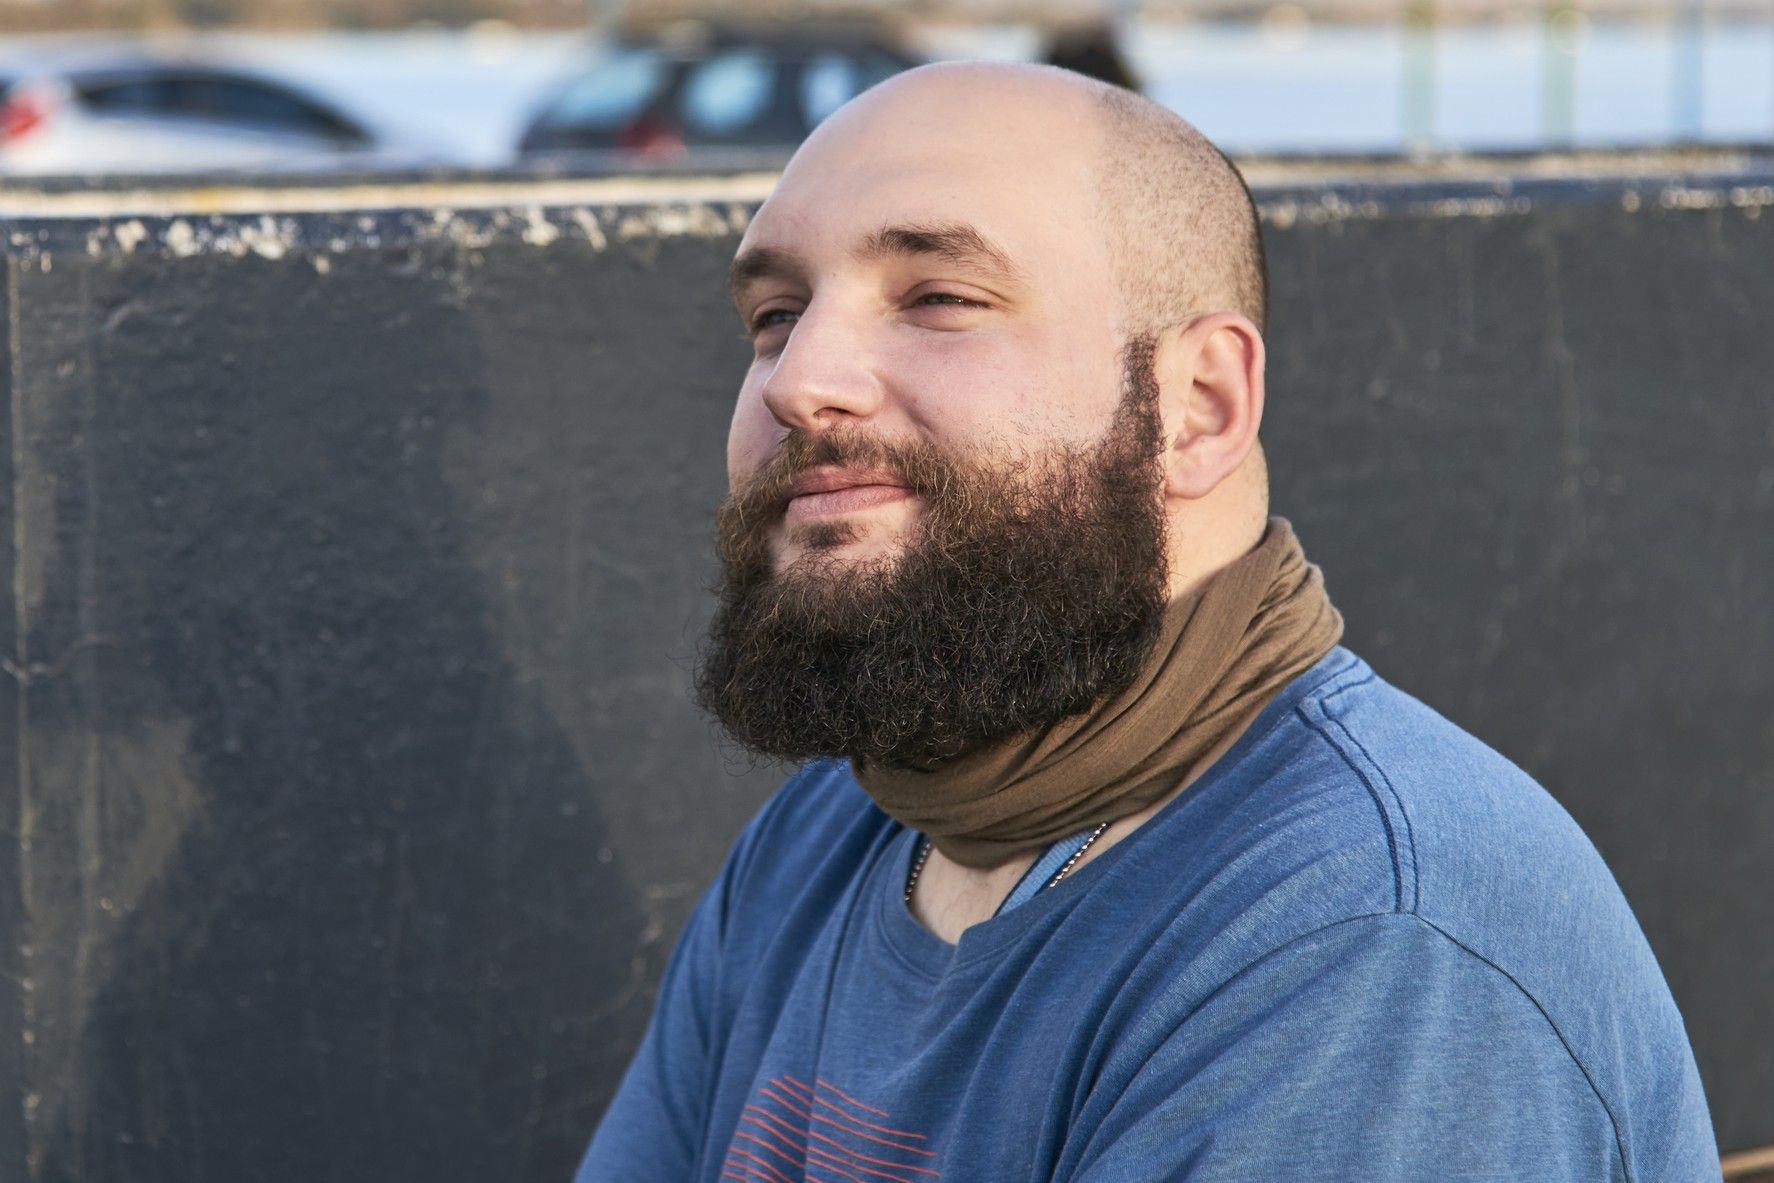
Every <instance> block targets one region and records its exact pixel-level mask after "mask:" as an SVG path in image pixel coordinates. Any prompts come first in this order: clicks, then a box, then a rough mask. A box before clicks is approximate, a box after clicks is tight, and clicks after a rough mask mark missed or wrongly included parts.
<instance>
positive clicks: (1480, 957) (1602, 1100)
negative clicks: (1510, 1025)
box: [1411, 913, 1633, 1183]
mask: <svg viewBox="0 0 1774 1183" xmlns="http://www.w3.org/2000/svg"><path fill="white" fill-rule="evenodd" d="M1411 919H1413V920H1415V921H1417V922H1418V923H1419V924H1422V925H1423V926H1424V927H1426V928H1428V929H1430V930H1432V931H1434V932H1436V933H1439V934H1440V935H1441V937H1442V939H1443V940H1445V941H1447V942H1448V943H1449V944H1450V945H1452V946H1454V947H1455V948H1456V949H1459V950H1460V951H1461V952H1462V953H1465V954H1466V955H1467V956H1468V957H1470V958H1472V959H1473V960H1474V961H1476V962H1478V963H1479V964H1480V965H1483V966H1486V967H1488V968H1489V969H1491V970H1493V971H1495V972H1496V973H1497V974H1498V975H1500V976H1501V977H1502V978H1503V980H1504V981H1506V982H1508V983H1509V984H1510V985H1511V986H1514V987H1515V989H1516V991H1517V992H1519V993H1520V994H1521V996H1522V997H1523V998H1525V999H1527V1000H1528V1001H1529V1002H1530V1003H1532V1004H1533V1007H1534V1009H1535V1010H1536V1011H1538V1012H1540V1017H1541V1018H1542V1019H1544V1020H1546V1025H1547V1026H1548V1027H1549V1028H1551V1029H1552V1033H1553V1035H1555V1036H1557V1037H1558V1043H1559V1046H1560V1047H1562V1048H1564V1049H1565V1055H1567V1056H1569V1057H1570V1058H1571V1063H1572V1064H1574V1065H1576V1067H1577V1071H1578V1072H1581V1073H1582V1074H1583V1080H1584V1082H1585V1083H1586V1084H1588V1085H1589V1091H1590V1092H1592V1093H1594V1094H1595V1101H1596V1104H1598V1105H1600V1106H1601V1107H1602V1112H1603V1113H1605V1114H1607V1115H1608V1124H1609V1125H1610V1126H1611V1127H1613V1130H1614V1152H1615V1153H1616V1154H1618V1155H1619V1156H1620V1170H1621V1171H1622V1172H1623V1173H1624V1174H1625V1176H1626V1183H1632V1180H1633V1173H1632V1162H1631V1160H1630V1159H1628V1158H1627V1157H1626V1139H1625V1137H1624V1135H1622V1134H1621V1132H1620V1119H1619V1117H1618V1116H1617V1115H1616V1114H1615V1113H1614V1107H1613V1106H1612V1105H1610V1104H1608V1099H1607V1097H1605V1096H1603V1095H1602V1090H1601V1086H1599V1085H1597V1084H1596V1083H1595V1077H1593V1076H1591V1075H1590V1073H1589V1068H1588V1066H1587V1065H1585V1064H1584V1063H1583V1059H1582V1057H1580V1056H1579V1055H1577V1050H1576V1049H1575V1048H1573V1047H1572V1046H1571V1041H1570V1040H1568V1039H1566V1038H1565V1033H1564V1031H1563V1030H1561V1029H1560V1028H1559V1025H1558V1023H1557V1022H1555V1021H1554V1020H1553V1017H1552V1015H1551V1014H1549V1013H1547V1010H1546V1008H1545V1007H1544V1006H1542V1005H1541V1004H1540V1000H1539V999H1538V998H1536V997H1534V994H1533V992H1532V991H1530V990H1529V989H1528V988H1527V987H1526V986H1524V985H1522V984H1521V982H1520V981H1518V980H1517V979H1516V977H1515V975H1514V974H1512V973H1510V972H1509V971H1508V970H1506V969H1504V968H1503V967H1502V966H1500V965H1498V964H1497V963H1496V962H1494V961H1492V960H1491V959H1490V958H1488V957H1486V956H1485V955H1484V954H1482V953H1480V952H1478V951H1477V950H1476V949H1474V948H1472V947H1471V946H1470V945H1468V944H1466V943H1465V942H1464V941H1462V940H1460V939H1459V938H1458V937H1456V936H1454V935H1453V934H1452V933H1450V932H1449V931H1448V930H1447V929H1445V928H1443V927H1441V925H1439V924H1437V923H1435V922H1434V921H1433V920H1428V919H1425V918H1424V917H1422V916H1419V915H1417V914H1416V913H1412V914H1411Z"/></svg>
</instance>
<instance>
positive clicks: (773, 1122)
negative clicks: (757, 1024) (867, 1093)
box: [721, 1075, 942, 1183]
mask: <svg viewBox="0 0 1774 1183" xmlns="http://www.w3.org/2000/svg"><path fill="white" fill-rule="evenodd" d="M828 1096H829V1097H831V1098H836V1101H833V1100H830V1099H828ZM752 1102H753V1103H751V1104H747V1105H744V1106H743V1107H742V1108H741V1112H740V1116H739V1128H737V1129H735V1130H734V1131H733V1140H732V1141H731V1142H730V1143H729V1144H728V1149H727V1155H726V1157H725V1159H723V1161H722V1163H721V1168H722V1170H721V1175H722V1177H723V1178H735V1179H743V1180H745V1181H746V1183H760V1181H761V1183H797V1179H798V1180H799V1181H800V1183H933V1181H934V1180H937V1179H940V1178H941V1177H942V1175H941V1172H940V1171H938V1170H936V1169H935V1166H936V1164H935V1161H934V1160H935V1159H936V1157H937V1154H936V1152H935V1151H934V1150H931V1149H928V1148H927V1146H917V1145H912V1144H911V1143H914V1142H924V1143H926V1144H928V1142H929V1139H928V1138H927V1137H926V1136H925V1135H924V1134H920V1133H917V1132H915V1131H913V1130H902V1129H895V1128H894V1127H892V1126H890V1125H885V1124H882V1122H876V1121H870V1120H868V1119H867V1118H864V1117H861V1116H859V1115H858V1114H857V1112H855V1111H856V1110H861V1111H862V1112H866V1113H870V1114H873V1115H874V1116H875V1117H878V1118H882V1119H884V1120H885V1121H891V1120H892V1118H891V1116H890V1115H889V1114H888V1113H887V1111H886V1110H884V1109H877V1108H876V1107H874V1106H873V1105H869V1104H866V1103H865V1102H863V1101H860V1100H858V1099H857V1098H855V1097H853V1096H851V1095H850V1094H849V1093H847V1092H845V1091H844V1090H843V1089H840V1088H838V1087H837V1086H836V1085H834V1084H831V1083H830V1082H828V1081H826V1080H823V1079H820V1078H817V1077H816V1078H814V1083H813V1084H812V1085H809V1084H807V1083H806V1082H805V1081H803V1080H797V1079H796V1078H794V1077H792V1076H787V1075H783V1076H775V1077H771V1078H769V1081H768V1083H766V1084H762V1085H759V1086H758V1089H757V1091H756V1093H755V1094H754V1095H753V1099H752ZM837 1102H842V1105H840V1104H838V1103H837ZM846 1106H847V1107H848V1108H846ZM822 1131H824V1132H822ZM833 1134H835V1135H837V1136H836V1137H832V1136H829V1135H833ZM841 1139H842V1140H841ZM847 1142H848V1143H851V1144H846V1143H847ZM913 1155H915V1156H917V1158H919V1159H923V1160H924V1162H925V1163H928V1164H929V1165H922V1164H920V1163H918V1162H917V1161H916V1160H914V1161H910V1162H906V1161H901V1160H902V1159H905V1158H907V1157H908V1156H913Z"/></svg>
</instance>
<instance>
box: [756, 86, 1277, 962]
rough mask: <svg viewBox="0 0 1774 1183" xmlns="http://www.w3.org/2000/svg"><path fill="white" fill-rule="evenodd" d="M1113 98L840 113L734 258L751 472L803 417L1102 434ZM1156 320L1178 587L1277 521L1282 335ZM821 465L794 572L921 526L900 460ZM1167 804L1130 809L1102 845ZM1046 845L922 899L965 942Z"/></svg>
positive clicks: (792, 550) (943, 932)
mask: <svg viewBox="0 0 1774 1183" xmlns="http://www.w3.org/2000/svg"><path fill="white" fill-rule="evenodd" d="M1092 104H1093V99H1092V97H1091V95H1090V94H1089V93H1088V92H1087V91H1086V90H1085V89H1084V88H1083V86H1082V85H1081V84H1080V83H1077V82H1074V81H1072V80H1071V78H1070V77H1068V76H1065V75H1061V74H1058V73H1056V72H1050V71H1041V70H1035V69H1032V68H1027V67H1007V66H987V65H981V64H949V65H941V66H930V67H924V68H922V69H919V70H914V71H911V72H909V73H907V74H903V75H900V76H898V77H897V78H895V79H892V80H890V81H889V82H887V83H884V84H883V85H881V86H879V87H877V88H875V89H874V90H873V91H870V92H869V93H867V94H865V95H863V96H862V97H861V98H859V99H857V100H856V101H854V102H852V103H851V104H849V105H848V106H846V107H845V108H843V109H842V110H840V111H839V112H838V113H837V114H835V115H834V116H832V117H831V118H830V119H828V120H827V121H826V122H825V123H824V124H823V125H821V127H820V128H819V129H818V130H817V131H816V132H815V134H814V135H813V137H812V138H811V139H809V140H808V141H807V143H806V144H805V145H803V146H802V148H801V150H800V151H799V152H798V153H796V155H795V158H794V160H793V161H792V162H791V163H790V165H789V167H788V168H787V170H786V171H785V172H784V173H783V176H782V179H781V181H780V182H779V183H778V185H777V186H776V189H775V190H774V192H773V193H772V194H771V196H770V199H769V200H768V201H767V202H766V203H765V204H764V206H763V207H762V209H760V211H759V212H758V214H757V216H756V218H755V219H754V220H753V221H752V223H751V225H750V227H749V228H748V230H747V232H746V234H745V237H744V240H743V241H742V242H741V244H740V248H739V251H738V252H737V255H736V259H735V280H736V283H735V291H734V297H735V303H736V305H737V309H738V312H739V315H740V319H741V321H742V323H744V324H745V325H746V326H747V331H748V333H749V334H750V336H751V339H752V342H753V349H754V353H753V360H752V363H751V366H750V368H749V369H748V370H747V372H746V376H745V381H744V384H743V386H742V387H741V389H740V393H739V398H738V403H737V405H736V407H735V410H734V415H733V422H732V427H731V432H730V435H729V439H728V447H727V467H728V477H729V480H730V481H731V482H732V483H733V484H734V485H735V486H737V485H740V484H743V483H744V482H745V480H746V479H747V478H748V477H749V476H750V475H752V474H753V473H755V472H756V471H757V470H758V469H759V467H760V466H762V465H763V464H764V463H765V462H766V461H767V460H768V459H769V458H770V457H771V456H772V455H773V454H774V453H775V451H776V450H777V448H778V447H779V446H780V444H781V442H782V440H783V438H784V437H785V436H786V435H787V433H788V432H789V431H790V430H792V429H799V430H802V431H806V432H809V433H813V434H818V433H820V432H822V431H830V430H832V429H834V428H844V429H849V430H853V431H863V432H866V433H869V434H872V435H875V436H877V437H879V438H882V439H886V440H896V441H919V442H926V443H933V444H937V445H940V446H942V447H945V448H948V449H952V450H955V451H957V452H961V453H965V454H968V455H984V456H987V457H992V458H1006V457H1011V456H1018V455H1032V454H1038V453H1041V452H1045V451H1047V450H1049V449H1051V448H1053V447H1054V446H1055V445H1056V444H1069V445H1073V446H1083V445H1087V444H1090V443H1092V442H1095V441H1096V440H1098V439H1099V438H1101V436H1102V435H1103V434H1104V432H1105V431H1106V429H1107V428H1108V426H1109V423H1110V420H1111V418H1112V416H1113V414H1114V411H1115V407H1116V405H1117V404H1118V403H1119V401H1120V398H1121V394H1122V389H1121V360H1120V354H1121V348H1122V345H1123V343H1124V341H1125V339H1126V336H1127V333H1128V329H1129V325H1128V321H1129V318H1130V312H1129V310H1128V308H1127V307H1126V304H1125V302H1124V300H1123V298H1122V295H1121V292H1120V290H1119V288H1118V285H1117V282H1116V276H1115V274H1114V270H1113V263H1112V258H1111V255H1110V249H1109V245H1108V238H1107V235H1106V233H1105V232H1104V231H1103V229H1102V228H1101V226H1100V225H1099V222H1098V216H1097V196H1096V188H1095V183H1094V173H1093V168H1094V167H1095V161H1096V159H1097V156H1096V148H1095V145H1096V143H1097V141H1098V138H1099V137H1100V135H1101V129H1100V126H1099V123H1098V121H1097V118H1096V115H1095V112H1094V109H1093V105H1092ZM1154 327H1157V328H1160V329H1161V332H1160V335H1159V337H1158V342H1157V350H1156V357H1155V364H1156V377H1157V380H1158V386H1159V396H1160V414H1161V419H1162V423H1163V429H1164V440H1165V451H1164V455H1163V458H1162V465H1163V477H1164V481H1163V489H1162V496H1163V497H1164V502H1165V510H1166V518H1167V525H1168V539H1169V547H1168V558H1169V566H1170V590H1171V593H1172V595H1173V596H1174V595H1179V594H1182V593H1184V592H1185V591H1187V590H1188V589H1190V588H1191V587H1193V586H1195V585H1196V584H1197V583H1198V582H1200V581H1201V580H1202V579H1204V578H1205V577H1206V576H1208V575H1209V574H1211V573H1212V572H1214V571H1216V570H1218V569H1219V568H1220V567H1222V566H1224V565H1225V564H1227V563H1229V562H1231V561H1232V560H1233V559H1235V558H1237V557H1239V556H1240V555H1242V554H1244V553H1245V552H1246V551H1248V550H1249V549H1250V548H1251V547H1253V546H1254V545H1255V544H1256V543H1257V541H1258V540H1259V539H1260V537H1261V534H1262V529H1263V522H1264V520H1265V514H1266V505H1267V500H1266V481H1265V477H1264V474H1263V469H1262V463H1261V459H1260V456H1259V455H1257V453H1256V451H1255V444H1256V436H1257V428H1258V425H1259V423H1260V421H1261V417H1262V405H1263V345H1262V338H1261V336H1260V335H1259V334H1258V332H1257V330H1256V329H1255V327H1254V326H1253V325H1252V324H1251V323H1250V322H1249V321H1248V320H1247V319H1245V318H1244V317H1243V316H1241V315H1239V314H1237V313H1235V312H1215V311H1208V312H1206V313H1205V314H1203V315H1198V316H1195V317H1193V318H1191V319H1190V320H1189V321H1188V322H1187V323H1184V324H1178V325H1169V326H1154ZM806 476H807V480H806V482H805V484H804V485H803V486H798V487H797V492H799V493H801V495H800V496H797V497H795V498H794V500H792V501H791V502H790V504H789V507H788V510H787V512H786V513H785V514H784V515H783V520H782V521H780V522H778V523H775V524H774V525H773V526H772V529H771V548H772V557H773V559H774V560H775V563H776V566H777V569H778V570H781V569H783V568H786V567H789V566H792V565H794V564H795V563H797V562H798V561H800V560H802V559H803V558H804V557H805V556H806V555H807V554H808V553H809V552H810V550H811V549H813V548H814V547H815V546H816V545H817V546H818V547H819V548H820V550H821V555H822V558H824V559H828V560H838V561H842V562H854V563H863V562H868V561H870V560H874V559H879V558H881V557H883V556H886V555H890V554H891V553H892V552H893V551H894V549H895V548H897V547H899V546H901V545H903V544H904V542H905V541H906V540H907V539H908V538H909V537H910V534H911V532H912V531H913V529H914V528H915V525H916V522H917V516H918V514H919V512H920V502H919V499H918V498H917V497H916V496H915V495H912V494H910V493H909V492H908V491H907V490H905V489H903V488H901V487H898V486H896V485H895V483H894V476H893V474H891V473H883V472H861V471H846V470H840V469H832V468H826V469H818V470H815V471H813V472H810V473H808V474H806ZM1155 495H1157V494H1156V493H1155ZM834 527H838V528H837V529H834ZM834 536H835V540H834ZM1228 742H1229V741H1228ZM1178 791H1181V790H1180V789H1179V790H1178ZM1173 796H1174V794H1173ZM1165 800H1166V801H1168V800H1169V798H1166V799H1165ZM1164 803H1165V802H1164V801H1160V802H1158V803H1156V804H1154V805H1153V806H1150V807H1148V808H1147V809H1146V810H1144V811H1142V812H1141V813H1139V814H1135V815H1133V816H1132V817H1128V818H1124V819H1122V820H1121V821H1119V822H1117V823H1115V824H1114V825H1113V826H1111V827H1110V829H1109V831H1108V832H1106V833H1105V834H1104V835H1103V837H1102V838H1101V839H1099V840H1098V842H1097V843H1096V844H1095V846H1094V847H1093V848H1092V850H1091V851H1090V852H1088V853H1087V856H1086V860H1085V861H1088V859H1089V858H1092V857H1095V856H1096V855H1097V854H1100V853H1101V852H1102V851H1104V850H1106V849H1108V848H1109V847H1111V846H1112V845H1114V843H1115V842H1116V841H1119V840H1120V839H1121V838H1123V837H1125V836H1126V835H1127V834H1128V833H1131V832H1132V831H1133V830H1135V829H1137V828H1138V826H1139V825H1140V824H1142V823H1143V822H1144V821H1145V820H1147V819H1148V818H1149V817H1150V816H1151V815H1152V814H1154V813H1155V812H1156V811H1157V810H1158V809H1160V808H1162V806H1163V805H1164ZM1033 857H1034V856H1032V855H1031V856H1026V857H1024V858H1020V859H1017V860H1014V861H1012V862H1011V863H1008V864H1006V865H1004V866H1001V867H997V868H993V869H990V870H983V871H982V870H975V869H970V868H966V867H963V866H960V865H959V864H956V863H953V862H950V861H949V860H948V859H947V858H945V857H944V856H943V855H942V854H941V852H940V851H938V852H933V853H932V854H931V856H930V859H929V861H928V862H927V863H926V865H925V868H924V871H923V873H922V875H921V876H920V877H919V881H918V886H917V892H916V894H915V896H914V899H913V912H914V914H915V915H917V917H918V918H919V919H920V920H921V921H922V922H923V923H924V924H925V925H926V926H927V927H928V928H930V929H931V930H932V931H933V932H935V933H936V934H937V935H938V936H940V937H943V938H944V939H945V940H949V941H954V940H956V939H958V938H959V936H960V934H961V932H962V931H964V930H965V929H966V928H967V927H969V926H970V925H972V924H975V923H977V922H979V921H980V920H983V919H986V918H987V917H989V916H990V915H991V914H992V913H993V912H994V911H995V910H996V908H997V906H998V904H999V903H1000V902H1001V901H1002V899H1003V897H1004V895H1005V894H1007V893H1008V891H1009V890H1010V888H1011V887H1012V886H1014V884H1015V883H1016V881H1017V879H1018V878H1020V876H1021V875H1022V872H1023V871H1024V870H1026V869H1027V867H1028V865H1029V863H1030V862H1031V861H1032V859H1033Z"/></svg>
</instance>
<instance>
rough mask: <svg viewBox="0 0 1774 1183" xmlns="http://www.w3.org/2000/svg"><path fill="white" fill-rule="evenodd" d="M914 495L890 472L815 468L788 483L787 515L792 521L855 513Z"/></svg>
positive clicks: (785, 515)
mask: <svg viewBox="0 0 1774 1183" xmlns="http://www.w3.org/2000/svg"><path fill="white" fill-rule="evenodd" d="M911 495H912V491H911V489H909V488H907V487H906V486H905V485H904V484H903V483H901V481H900V479H899V478H898V477H897V476H895V475H894V474H892V473H890V472H885V471H881V470H867V471H865V470H861V469H844V468H816V469H813V470H811V471H809V472H805V473H803V474H801V476H800V477H798V478H797V479H796V480H795V482H794V483H793V484H792V485H790V486H789V503H788V509H787V511H786V512H785V514H784V517H785V518H786V519H787V520H788V521H791V522H792V521H797V520H802V519H806V518H812V517H825V516H829V515H832V514H840V513H852V512H854V511H856V510H860V509H868V508H870V507H872V506H876V505H886V504H888V503H890V502H894V501H900V500H903V499H905V498H907V497H910V496H911Z"/></svg>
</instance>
